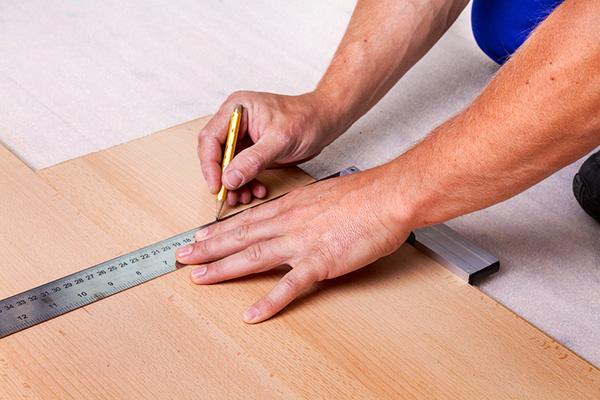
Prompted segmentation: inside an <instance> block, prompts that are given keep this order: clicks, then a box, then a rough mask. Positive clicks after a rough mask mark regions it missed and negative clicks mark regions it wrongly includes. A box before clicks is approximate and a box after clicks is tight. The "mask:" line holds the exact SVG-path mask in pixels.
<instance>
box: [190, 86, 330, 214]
mask: <svg viewBox="0 0 600 400" xmlns="http://www.w3.org/2000/svg"><path fill="white" fill-rule="evenodd" d="M237 103H239V104H242V105H243V107H244V109H243V114H242V122H241V127H240V133H239V139H238V151H237V153H238V154H236V156H235V157H234V158H233V160H232V161H231V163H230V164H229V166H228V167H227V168H226V169H225V171H223V173H221V159H222V151H223V145H224V143H225V140H226V138H227V131H228V127H229V120H230V118H231V111H232V109H233V106H234V104H237ZM335 122H336V121H335V116H334V115H333V113H332V112H331V111H330V110H328V104H327V101H326V99H325V98H324V96H323V95H322V94H321V93H320V92H318V91H315V92H311V93H307V94H303V95H300V96H284V95H277V94H272V93H257V92H235V93H233V94H232V95H230V96H229V98H228V99H227V100H226V101H225V102H224V103H223V104H222V105H221V107H220V109H219V111H218V112H217V113H216V114H215V115H214V116H213V117H212V118H211V120H210V121H209V122H208V124H207V125H206V126H205V127H204V129H202V131H200V134H199V135H198V157H199V158H200V162H201V164H202V173H203V174H204V178H205V179H206V182H207V183H208V188H209V190H210V191H211V193H214V194H216V193H217V192H218V191H219V189H220V187H221V183H223V184H224V185H225V187H226V188H227V190H228V191H229V192H228V194H227V203H228V204H229V205H235V204H236V203H237V202H238V201H239V202H241V203H249V202H250V201H251V200H252V197H253V196H254V197H258V198H262V197H264V196H265V195H266V188H265V187H264V185H263V184H262V183H260V182H258V181H257V180H256V179H255V177H256V176H257V175H258V174H259V173H260V172H261V171H263V170H264V169H266V168H268V167H270V166H290V165H295V164H298V163H301V162H303V161H307V160H309V159H311V158H313V157H315V156H316V155H318V154H319V153H320V152H321V150H323V148H324V147H325V146H327V145H328V144H329V143H331V142H332V141H333V140H334V139H335V138H336V137H337V136H338V135H339V134H341V132H335V129H334V127H335Z"/></svg>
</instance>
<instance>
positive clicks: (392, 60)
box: [316, 0, 468, 140]
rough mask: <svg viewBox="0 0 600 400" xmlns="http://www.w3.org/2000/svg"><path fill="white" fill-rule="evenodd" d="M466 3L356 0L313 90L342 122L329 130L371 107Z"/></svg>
mask: <svg viewBox="0 0 600 400" xmlns="http://www.w3.org/2000/svg"><path fill="white" fill-rule="evenodd" d="M467 2H468V0H428V1H417V0H401V1H380V0H379V1H378V0H359V1H358V4H357V5H356V8H355V10H354V13H353V15H352V19H351V20H350V23H349V25H348V28H347V31H346V33H345V35H344V37H343V39H342V42H341V43H340V46H339V48H338V50H337V52H336V54H335V56H334V58H333V60H332V62H331V64H330V66H329V68H328V69H327V72H326V73H325V75H324V76H323V78H322V79H321V81H320V82H319V85H318V87H317V89H316V92H318V93H320V94H322V95H323V97H324V98H325V99H326V103H327V108H328V112H329V113H331V114H332V115H335V116H336V118H335V120H336V122H337V123H338V124H340V128H339V129H337V130H336V131H335V132H333V135H334V136H335V137H337V136H338V135H340V134H341V133H343V132H344V131H346V130H347V129H348V128H349V127H350V126H351V125H352V124H353V123H354V122H355V121H356V120H357V119H359V118H360V117H361V116H362V115H364V114H365V113H366V112H367V111H368V110H369V109H370V108H371V107H373V106H374V105H375V104H376V103H377V102H378V101H379V100H380V99H381V98H382V97H383V96H384V95H385V94H386V93H387V92H388V91H389V90H390V89H391V88H392V87H393V86H394V84H395V83H396V82H397V81H398V80H399V79H400V78H401V77H402V76H403V75H404V74H405V73H406V72H407V71H408V70H409V69H410V68H411V67H412V66H413V65H414V64H415V63H416V62H417V61H418V60H419V59H421V57H423V55H425V53H427V51H428V50H429V49H430V48H431V47H432V46H433V45H434V44H435V42H436V41H437V40H438V39H439V38H440V37H441V36H442V35H443V33H444V32H446V30H447V29H448V28H449V27H450V26H451V25H452V23H453V22H454V21H455V20H456V18H457V17H458V15H459V14H460V12H461V11H462V10H463V8H464V7H465V5H466V4H467ZM335 137H333V138H332V140H333V139H335Z"/></svg>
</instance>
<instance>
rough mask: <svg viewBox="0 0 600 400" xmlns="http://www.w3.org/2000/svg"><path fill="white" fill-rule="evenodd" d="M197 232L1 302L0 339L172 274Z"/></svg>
mask: <svg viewBox="0 0 600 400" xmlns="http://www.w3.org/2000/svg"><path fill="white" fill-rule="evenodd" d="M197 230H198V229H192V230H190V231H188V232H185V233H182V234H179V235H177V236H173V237H172V238H170V239H165V240H162V241H160V242H158V243H155V244H153V245H150V246H147V247H144V248H142V249H139V250H136V251H133V252H131V253H128V254H125V255H122V256H120V257H117V258H115V259H112V260H110V261H106V262H103V263H101V264H98V265H95V266H93V267H89V268H86V269H84V270H83V271H79V272H76V273H74V274H71V275H67V276H65V277H63V278H60V279H57V280H55V281H52V282H50V283H46V284H44V285H41V286H38V287H36V288H34V289H30V290H27V291H26V292H23V293H20V294H17V295H15V296H12V297H8V298H6V299H4V300H1V301H0V338H3V337H4V336H8V335H11V334H13V333H15V332H18V331H20V330H23V329H26V328H29V327H31V326H33V325H36V324H39V323H40V322H44V321H47V320H49V319H51V318H54V317H57V316H59V315H62V314H64V313H67V312H69V311H72V310H75V309H77V308H79V307H83V306H85V305H88V304H90V303H93V302H95V301H97V300H100V299H103V298H105V297H108V296H111V295H113V294H115V293H118V292H121V291H123V290H126V289H129V288H131V287H133V286H136V285H139V284H140V283H144V282H147V281H149V280H151V279H154V278H157V277H159V276H161V275H165V274H168V273H169V272H172V271H175V270H176V269H177V265H176V262H175V250H177V248H178V247H180V246H184V245H187V244H190V243H193V242H194V234H195V233H196V231H197Z"/></svg>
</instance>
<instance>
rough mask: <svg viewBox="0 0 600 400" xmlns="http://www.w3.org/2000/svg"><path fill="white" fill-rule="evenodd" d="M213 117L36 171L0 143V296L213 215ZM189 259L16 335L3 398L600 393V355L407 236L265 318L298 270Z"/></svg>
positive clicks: (0, 355) (291, 182) (5, 362)
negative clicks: (200, 135) (202, 161)
mask: <svg viewBox="0 0 600 400" xmlns="http://www.w3.org/2000/svg"><path fill="white" fill-rule="evenodd" d="M205 122H206V120H202V119H201V120H197V121H192V122H190V123H188V124H184V125H181V126H178V127H175V128H171V129H169V130H166V131H163V132H159V133H157V134H154V135H151V136H149V137H147V138H143V139H139V140H137V141H134V142H130V143H128V144H125V145H122V146H118V147H115V148H112V149H109V150H106V151H103V152H100V153H95V154H91V155H89V156H86V157H83V158H80V159H76V160H73V161H69V162H66V163H63V164H60V165H58V166H55V167H52V168H50V169H46V170H43V171H41V172H39V173H38V174H37V175H36V174H34V173H33V172H31V171H30V170H28V169H27V168H25V167H23V166H22V165H20V164H19V162H18V160H16V159H14V157H12V156H11V155H10V153H8V152H7V151H6V150H0V155H2V161H1V162H2V165H1V167H2V168H1V172H0V178H1V179H2V195H1V197H0V201H1V203H0V204H1V206H2V208H1V209H0V217H1V218H2V225H1V228H0V238H1V239H2V243H1V244H0V246H2V247H1V249H2V251H3V254H6V257H7V260H5V261H6V262H7V265H8V267H6V268H3V269H2V270H1V272H0V290H1V291H2V292H1V293H2V294H3V297H4V296H7V295H10V294H14V293H15V292H18V291H21V290H25V289H28V288H29V287H31V286H33V285H35V284H39V283H42V282H45V281H48V280H51V279H55V278H58V277H60V276H62V275H64V274H66V273H68V272H73V271H74V270H79V269H82V268H84V267H87V266H89V265H92V264H93V263H97V262H100V261H103V260H104V259H108V258H111V257H114V256H116V255H118V254H120V253H122V252H127V251H131V250H134V249H137V248H139V247H141V246H144V245H147V244H150V243H153V242H155V241H157V240H160V239H163V238H166V237H168V236H171V235H173V234H177V233H179V232H182V231H185V230H187V229H192V228H193V227H195V226H199V225H202V224H204V223H206V222H209V221H210V220H212V218H213V215H214V197H213V196H211V195H209V194H208V192H207V190H206V188H205V186H204V183H203V182H202V178H201V174H200V170H199V167H200V166H199V163H198V161H197V158H196V155H195V136H196V133H197V131H198V129H199V127H200V126H202V124H203V123H205ZM264 178H265V179H266V180H267V181H268V182H269V183H268V185H269V187H270V188H272V189H273V194H275V193H277V192H280V191H287V190H289V189H291V188H292V187H296V186H299V185H302V184H305V183H307V182H309V181H310V178H308V177H307V176H305V175H303V174H302V173H301V172H299V171H298V170H294V169H290V170H285V171H269V173H268V174H266V175H265V176H264ZM5 187H6V188H7V189H6V190H5ZM24 216H27V218H25V217H24ZM103 256H105V257H103ZM45 265H48V266H50V267H48V269H46V268H45ZM189 271H190V267H186V268H182V269H180V270H178V271H176V272H173V273H171V274H169V275H166V276H163V277H161V278H159V279H156V280H153V281H150V282H148V283H145V284H143V285H141V286H138V287H135V288H133V289H130V290H128V291H125V292H122V293H120V294H117V295H115V296H112V297H109V298H106V299H103V300H102V301H99V302H97V303H94V304H91V305H89V306H86V307H84V308H83V309H79V310H76V311H74V312H71V313H69V314H66V315H63V316H61V317H58V318H56V319H54V320H51V321H49V322H46V323H44V324H42V325H38V326H37V327H34V328H31V329H28V330H26V331H23V332H20V333H17V334H15V335H12V336H9V337H7V338H5V339H2V340H1V341H0V366H1V367H2V371H1V372H0V393H2V398H22V397H25V396H27V397H28V398H44V399H48V398H61V399H63V398H111V399H112V398H115V399H120V398H127V399H130V398H131V399H138V398H139V399H146V398H160V399H162V398H177V399H188V398H189V399H195V398H215V399H217V398H260V399H267V398H285V399H288V398H369V399H373V398H474V399H486V398H489V399H494V398H545V399H546V398H548V399H550V398H555V399H565V398H590V399H592V398H597V395H598V393H600V371H598V369H596V368H594V367H592V366H591V365H590V364H588V363H587V362H585V361H584V360H582V359H581V358H579V357H578V356H576V355H575V354H573V353H572V352H570V351H569V350H568V349H566V348H565V347H564V346H562V345H561V344H559V343H556V342H554V341H553V340H552V339H551V338H549V337H548V336H546V335H545V334H543V333H542V332H540V331H539V330H537V329H536V328H535V327H533V326H531V325H530V324H529V323H527V322H526V321H524V320H522V319H521V318H520V317H518V316H517V315H515V314H514V313H512V312H511V311H509V310H507V309H506V308H504V307H503V306H502V305H500V304H498V303H497V302H496V301H494V300H493V299H491V298H489V297H488V296H486V295H485V294H484V293H482V292H480V291H479V290H478V289H477V288H475V287H472V286H469V285H467V284H465V283H464V282H462V281H460V280H458V279H457V278H456V277H454V276H453V275H452V274H450V273H449V272H448V271H447V270H445V269H444V268H443V267H441V266H440V265H438V264H437V263H435V262H433V261H431V260H430V259H429V258H427V257H426V256H424V255H422V254H421V253H419V252H417V251H416V250H414V249H413V248H412V247H410V246H407V245H405V246H402V247H401V248H400V249H399V250H398V251H397V252H395V253H394V254H392V255H391V256H389V257H386V258H384V259H382V260H379V261H378V262H376V263H374V264H373V265H370V266H368V267H365V268H363V269H362V270H359V271H357V272H354V273H352V274H349V275H347V276H344V277H341V278H338V279H335V280H332V281H327V282H322V283H319V284H315V285H313V287H312V288H311V289H310V290H309V291H308V292H307V293H305V294H304V295H302V296H301V297H300V298H299V299H297V300H296V301H295V302H293V303H292V304H291V305H290V306H288V307H287V308H286V310H285V311H284V312H282V313H280V314H279V315H278V316H276V317H275V318H273V319H271V320H269V321H266V322H264V323H262V324H259V325H255V326H249V325H245V324H244V323H243V322H242V321H241V312H242V311H243V310H244V309H245V307H247V306H248V305H250V304H251V303H252V302H254V301H255V300H256V299H258V298H259V297H260V296H262V295H263V294H264V293H266V292H267V291H268V290H270V288H272V287H273V285H274V284H275V282H276V281H277V279H279V278H280V277H281V276H282V275H283V273H284V272H285V268H283V267H281V268H278V269H276V270H273V271H271V272H268V273H264V274H258V275H254V276H250V277H246V278H241V279H236V280H233V281H231V282H226V283H222V284H216V285H210V286H196V285H194V284H192V283H191V282H190V281H189V279H188V273H189Z"/></svg>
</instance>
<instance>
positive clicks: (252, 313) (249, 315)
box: [243, 306, 259, 322]
mask: <svg viewBox="0 0 600 400" xmlns="http://www.w3.org/2000/svg"><path fill="white" fill-rule="evenodd" d="M258 314H259V311H258V309H257V308H256V307H254V306H252V307H250V308H249V309H247V310H246V311H244V316H243V318H244V321H246V322H252V321H254V320H255V319H256V317H258Z"/></svg>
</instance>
